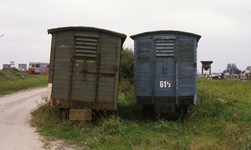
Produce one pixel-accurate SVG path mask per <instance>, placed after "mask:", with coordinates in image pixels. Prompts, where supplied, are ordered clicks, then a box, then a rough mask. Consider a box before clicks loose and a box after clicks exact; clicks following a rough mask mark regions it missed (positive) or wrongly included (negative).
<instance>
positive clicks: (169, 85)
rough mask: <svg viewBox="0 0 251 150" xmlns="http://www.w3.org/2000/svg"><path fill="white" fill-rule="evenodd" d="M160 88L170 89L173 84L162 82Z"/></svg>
mask: <svg viewBox="0 0 251 150" xmlns="http://www.w3.org/2000/svg"><path fill="white" fill-rule="evenodd" d="M159 86H160V88H170V87H171V83H169V82H168V81H160V82H159Z"/></svg>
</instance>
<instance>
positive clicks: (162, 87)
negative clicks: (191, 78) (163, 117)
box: [154, 36, 176, 113]
mask: <svg viewBox="0 0 251 150" xmlns="http://www.w3.org/2000/svg"><path fill="white" fill-rule="evenodd" d="M154 42H155V55H156V57H155V64H154V82H155V83H154V97H155V112H162V113H163V112H164V111H165V110H167V109H166V107H169V105H173V104H175V96H176V80H175V77H176V73H175V70H176V68H175V66H176V63H175V60H174V51H175V42H176V37H175V36H155V37H154ZM162 107H165V108H163V109H162ZM169 112H171V110H169Z"/></svg>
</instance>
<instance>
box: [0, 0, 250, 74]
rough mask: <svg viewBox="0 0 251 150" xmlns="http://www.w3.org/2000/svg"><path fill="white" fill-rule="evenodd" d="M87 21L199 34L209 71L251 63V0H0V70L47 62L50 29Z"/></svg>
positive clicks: (129, 29) (129, 43)
mask: <svg viewBox="0 0 251 150" xmlns="http://www.w3.org/2000/svg"><path fill="white" fill-rule="evenodd" d="M66 26H89V27H96V28H101V29H107V30H112V31H115V32H120V33H124V34H126V35H127V38H126V41H125V42H124V45H123V47H129V48H131V49H133V48H134V43H133V40H132V39H131V38H130V36H131V35H135V34H138V33H142V32H148V31H156V30H178V31H184V32H191V33H195V34H198V35H201V39H200V41H199V43H198V48H197V52H198V53H197V59H198V60H197V69H198V71H199V72H201V62H200V61H213V64H212V65H211V67H212V72H222V71H223V70H225V69H226V67H227V64H228V63H235V64H236V65H237V67H238V68H239V69H240V70H245V69H246V67H247V66H251V0H203V1H202V0H123V1H122V0H43V1H42V0H38V1H35V0H0V69H2V67H3V64H9V63H10V61H14V62H15V67H18V64H23V63H25V64H28V63H29V62H49V60H50V47H51V35H50V34H48V33H47V30H48V29H51V28H58V27H66Z"/></svg>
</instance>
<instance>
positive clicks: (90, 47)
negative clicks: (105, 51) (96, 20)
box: [75, 34, 99, 58]
mask: <svg viewBox="0 0 251 150" xmlns="http://www.w3.org/2000/svg"><path fill="white" fill-rule="evenodd" d="M98 39H99V35H84V34H75V42H76V43H75V57H77V58H86V57H87V58H96V57H97V47H98Z"/></svg>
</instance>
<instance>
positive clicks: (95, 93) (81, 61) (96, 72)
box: [70, 31, 120, 110]
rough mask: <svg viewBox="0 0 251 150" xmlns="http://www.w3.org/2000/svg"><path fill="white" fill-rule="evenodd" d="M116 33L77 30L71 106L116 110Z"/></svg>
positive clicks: (117, 73) (117, 72)
mask: <svg viewBox="0 0 251 150" xmlns="http://www.w3.org/2000/svg"><path fill="white" fill-rule="evenodd" d="M111 38H113V39H114V38H116V39H117V37H115V36H110V35H106V34H103V33H99V32H80V31H78V32H76V33H75V49H74V55H73V56H74V57H73V60H72V81H71V93H70V97H71V98H70V99H71V107H72V108H77V109H78V108H79V109H80V108H81V109H83V108H92V109H97V110H116V109H117V103H116V102H117V87H118V85H117V84H118V75H119V71H118V67H119V63H118V62H119V61H120V60H118V59H119V58H120V57H119V58H118V57H117V55H120V51H119V53H118V52H117V40H115V42H113V41H112V40H111Z"/></svg>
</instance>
